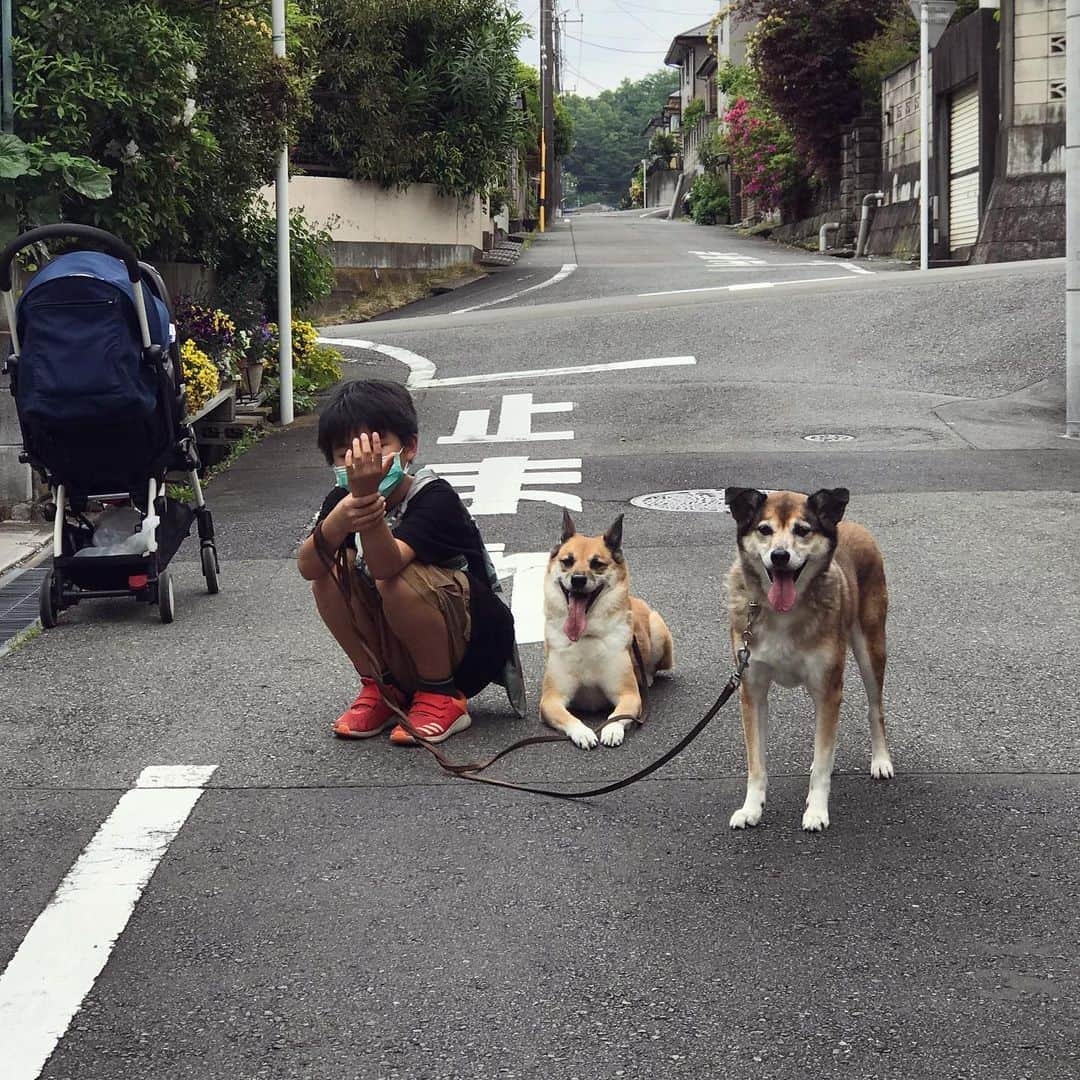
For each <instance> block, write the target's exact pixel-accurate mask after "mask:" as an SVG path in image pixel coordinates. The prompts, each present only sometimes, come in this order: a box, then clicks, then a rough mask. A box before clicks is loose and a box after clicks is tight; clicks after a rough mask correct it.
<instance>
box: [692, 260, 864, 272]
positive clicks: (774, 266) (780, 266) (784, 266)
mask: <svg viewBox="0 0 1080 1080" xmlns="http://www.w3.org/2000/svg"><path fill="white" fill-rule="evenodd" d="M833 265H834V263H833V262H832V261H829V262H792V263H763V264H762V265H761V266H706V267H705V269H706V270H707V271H708V272H709V273H710V274H736V273H739V272H740V271H745V270H788V269H792V268H795V267H799V268H800V269H802V268H804V267H812V268H813V269H815V270H824V269H825V268H826V267H828V268H829V269H831V268H832V267H833ZM844 265H845V268H848V267H847V264H844ZM848 269H850V268H848ZM867 273H869V271H867Z"/></svg>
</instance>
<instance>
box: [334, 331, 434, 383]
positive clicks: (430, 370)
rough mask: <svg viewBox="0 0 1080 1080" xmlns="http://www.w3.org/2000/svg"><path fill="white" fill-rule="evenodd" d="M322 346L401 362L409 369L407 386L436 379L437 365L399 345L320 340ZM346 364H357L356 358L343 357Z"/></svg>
mask: <svg viewBox="0 0 1080 1080" xmlns="http://www.w3.org/2000/svg"><path fill="white" fill-rule="evenodd" d="M319 344H320V345H336V346H337V347H338V348H346V349H370V350H371V351H372V352H377V353H382V354H383V356H389V357H392V358H393V359H394V360H399V361H400V362H401V363H403V364H404V365H405V366H406V367H407V368H408V369H409V378H408V379H407V380H406V382H405V385H406V386H415V385H417V383H418V382H419V381H420V380H422V379H431V378H434V377H435V365H434V363H432V361H430V360H429V359H428V358H427V357H426V356H421V355H420V354H419V353H414V352H412V351H410V350H409V349H402V348H400V347H399V346H397V345H380V344H379V342H377V341H361V340H360V339H359V338H331V337H321V338H319ZM343 359H344V361H345V363H346V364H355V363H356V359H355V358H349V357H347V356H346V357H343Z"/></svg>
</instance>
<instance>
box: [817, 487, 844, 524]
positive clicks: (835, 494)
mask: <svg viewBox="0 0 1080 1080" xmlns="http://www.w3.org/2000/svg"><path fill="white" fill-rule="evenodd" d="M850 497H851V493H850V492H849V491H848V489H847V488H822V489H821V490H820V491H815V492H814V494H813V495H811V496H810V497H809V498H808V499H807V500H806V505H807V506H809V507H810V509H811V510H812V511H813V512H814V514H816V515H817V517H818V518H820V519H821V520H822V521H823V522H827V523H828V524H829V525H834V526H835V525H836V524H837V523H838V522H839V521H840V519H841V518H842V517H843V516H844V511H845V510H846V509H847V504H848V499H849V498H850Z"/></svg>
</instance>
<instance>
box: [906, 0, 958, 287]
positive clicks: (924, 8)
mask: <svg viewBox="0 0 1080 1080" xmlns="http://www.w3.org/2000/svg"><path fill="white" fill-rule="evenodd" d="M908 6H909V7H910V8H911V14H912V15H914V16H915V19H916V21H917V22H918V24H919V113H920V116H919V144H920V145H919V269H920V270H929V269H930V106H931V104H932V101H931V95H930V52H931V50H932V49H933V48H934V46H935V45H937V43H938V42H939V41H940V40H941V35H942V34H944V33H945V28H946V27H947V26H948V25H949V20H950V19H951V18H952V17H953V12H954V11H955V10H956V0H908Z"/></svg>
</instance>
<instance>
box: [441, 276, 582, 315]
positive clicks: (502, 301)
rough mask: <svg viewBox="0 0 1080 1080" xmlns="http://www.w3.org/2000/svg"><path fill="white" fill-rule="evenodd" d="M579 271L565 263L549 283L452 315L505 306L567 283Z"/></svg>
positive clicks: (461, 310) (460, 310)
mask: <svg viewBox="0 0 1080 1080" xmlns="http://www.w3.org/2000/svg"><path fill="white" fill-rule="evenodd" d="M576 269H577V263H564V264H563V268H562V269H561V270H560V271H559V272H558V273H557V274H554V275H553V276H552V277H549V278H548V279H547V281H541V282H540V284H539V285H530V286H529V287H528V288H527V289H521V290H520V291H519V292H516V293H511V294H510V295H509V296H501V297H499V299H498V300H488V301H487V303H484V304H474V305H473V306H472V307H467V308H460V309H459V310H458V311H451V312H450V314H451V315H465V314H468V312H470V311H479V310H480V309H481V308H487V307H494V306H495V305H496V304H505V303H508V302H509V301H510V300H516V299H517V298H518V297H519V296H524V295H525V294H526V293H531V292H537V291H538V290H539V289H547V288H550V287H551V286H552V285H558V284H559V282H560V281H565V280H566V279H567V278H568V277H569V276H570V275H571V274H572V273H573V272H574V271H575V270H576Z"/></svg>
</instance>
